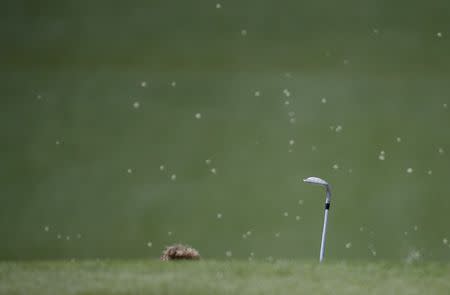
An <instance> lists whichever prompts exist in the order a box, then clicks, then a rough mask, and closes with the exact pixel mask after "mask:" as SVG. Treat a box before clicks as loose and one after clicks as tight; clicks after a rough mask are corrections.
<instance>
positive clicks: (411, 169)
mask: <svg viewBox="0 0 450 295" xmlns="http://www.w3.org/2000/svg"><path fill="white" fill-rule="evenodd" d="M413 171H414V170H413V168H408V169H406V172H408V173H409V174H411V173H413Z"/></svg>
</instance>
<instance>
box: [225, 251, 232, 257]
mask: <svg viewBox="0 0 450 295" xmlns="http://www.w3.org/2000/svg"><path fill="white" fill-rule="evenodd" d="M225 255H226V256H227V257H231V256H233V253H232V252H231V251H230V250H228V251H226V252H225Z"/></svg>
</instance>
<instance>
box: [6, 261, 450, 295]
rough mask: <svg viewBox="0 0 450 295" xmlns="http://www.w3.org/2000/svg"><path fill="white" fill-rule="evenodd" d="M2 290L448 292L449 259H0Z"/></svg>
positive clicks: (12, 291) (326, 292) (169, 292)
mask: <svg viewBox="0 0 450 295" xmlns="http://www.w3.org/2000/svg"><path fill="white" fill-rule="evenodd" d="M0 294H27V295H32V294H59V295H62V294H86V295H87V294H196V295H201V294H446V295H448V294H450V265H439V264H424V265H393V264H384V263H337V262H330V263H325V264H323V265H319V264H318V263H316V262H302V261H277V262H272V263H270V262H263V261H253V262H246V261H200V262H197V261H195V262H193V261H190V262H189V261H184V262H171V261H167V262H161V261H150V260H140V261H70V262H64V261H49V262H1V263H0Z"/></svg>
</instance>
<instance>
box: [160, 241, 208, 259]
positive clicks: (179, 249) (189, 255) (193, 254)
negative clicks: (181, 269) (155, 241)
mask: <svg viewBox="0 0 450 295" xmlns="http://www.w3.org/2000/svg"><path fill="white" fill-rule="evenodd" d="M198 259H200V254H199V253H198V251H197V250H195V249H194V248H192V247H190V246H187V245H182V244H175V245H172V246H167V247H166V248H165V249H164V251H163V253H162V255H161V260H198Z"/></svg>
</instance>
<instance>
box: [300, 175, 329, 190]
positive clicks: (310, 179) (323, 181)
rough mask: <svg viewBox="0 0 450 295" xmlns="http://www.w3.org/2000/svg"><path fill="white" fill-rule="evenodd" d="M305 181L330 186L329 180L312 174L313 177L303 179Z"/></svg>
mask: <svg viewBox="0 0 450 295" xmlns="http://www.w3.org/2000/svg"><path fill="white" fill-rule="evenodd" d="M303 181H304V182H306V183H312V184H318V185H323V186H326V187H328V182H326V181H325V180H323V179H322V178H319V177H314V176H312V177H308V178H305V179H303Z"/></svg>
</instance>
